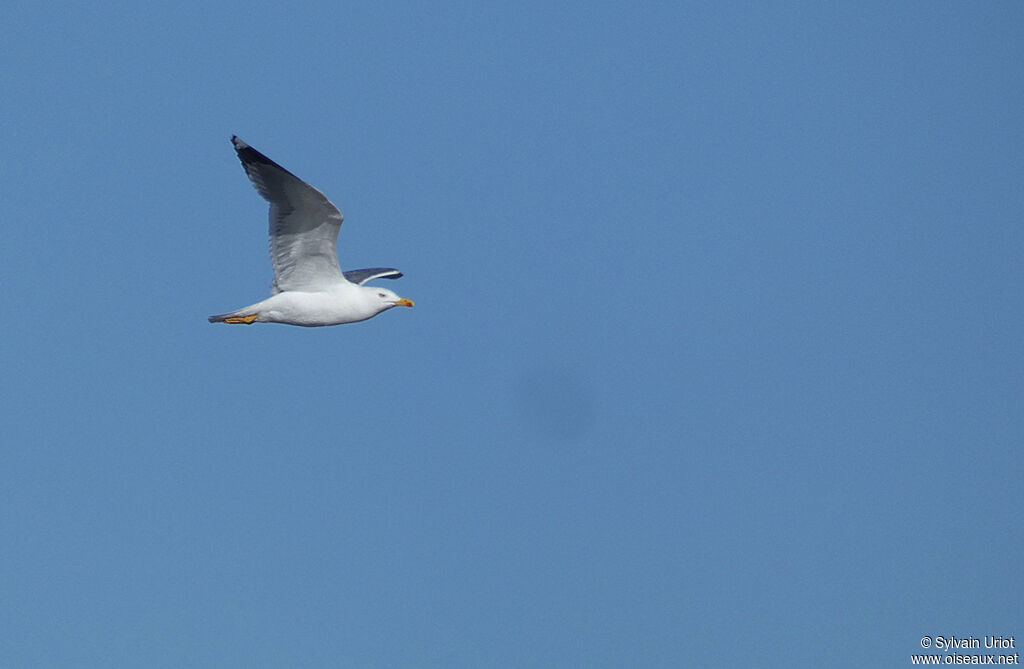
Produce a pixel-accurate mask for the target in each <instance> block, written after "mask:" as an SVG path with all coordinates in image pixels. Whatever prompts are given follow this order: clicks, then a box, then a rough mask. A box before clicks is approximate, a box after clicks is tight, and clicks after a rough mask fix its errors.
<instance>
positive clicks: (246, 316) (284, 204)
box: [209, 136, 413, 327]
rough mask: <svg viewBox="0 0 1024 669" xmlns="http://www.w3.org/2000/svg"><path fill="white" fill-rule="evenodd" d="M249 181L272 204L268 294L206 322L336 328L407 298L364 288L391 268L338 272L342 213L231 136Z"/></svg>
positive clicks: (393, 272) (394, 274) (405, 303)
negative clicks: (270, 274)
mask: <svg viewBox="0 0 1024 669" xmlns="http://www.w3.org/2000/svg"><path fill="white" fill-rule="evenodd" d="M231 143H232V144H234V145H235V151H236V152H237V153H238V159H239V160H241V161H242V167H244V168H245V173H246V174H248V175H249V180H250V181H252V184H253V186H255V187H256V190H257V191H259V194H260V195H262V196H263V197H264V198H265V199H266V200H267V201H268V202H269V203H270V260H271V262H272V263H273V265H274V283H273V286H272V289H273V291H272V292H273V294H272V295H271V296H270V297H268V298H267V299H265V300H263V301H262V302H257V303H256V304H253V305H250V306H248V307H243V308H241V309H238V310H237V311H232V312H230V313H226V314H218V315H216V316H210V318H209V320H210V322H211V323H244V324H246V325H250V324H252V323H285V324H288V325H302V326H304V327H319V326H323V325H341V324H342V323H356V322H359V321H365V320H366V319H368V318H373V317H374V316H376V315H377V314H379V313H380V312H382V311H387V310H388V309H390V308H392V307H411V306H412V305H413V302H412V300H410V299H407V298H404V297H399V296H398V295H396V294H395V293H393V292H391V291H390V290H388V289H387V288H378V287H377V286H367V285H366V282H367V281H371V280H373V279H397V278H399V277H401V276H402V273H401V272H399V271H398V270H397V269H392V268H390V267H374V268H371V269H357V270H351V271H348V272H342V271H341V265H339V264H338V250H337V247H338V231H339V230H340V229H341V222H342V221H343V220H344V217H343V216H342V215H341V212H340V211H338V208H337V207H335V206H334V204H333V203H332V202H331V201H330V200H328V199H327V198H326V197H325V196H324V194H323V193H321V192H320V191H319V190H317V189H316V188H313V187H312V186H310V185H309V184H308V183H306V182H305V181H303V180H302V179H300V178H298V177H297V176H295V175H294V174H292V173H291V172H289V171H288V170H286V169H285V168H283V167H281V166H280V165H278V164H277V163H275V162H274V161H273V160H271V159H270V158H267V157H266V156H265V155H263V154H262V153H260V152H259V151H257V150H256V149H254V148H252V147H251V146H249V145H248V144H246V143H245V142H243V141H242V140H240V139H239V138H238V137H235V136H232V137H231Z"/></svg>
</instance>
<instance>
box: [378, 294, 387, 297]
mask: <svg viewBox="0 0 1024 669" xmlns="http://www.w3.org/2000/svg"><path fill="white" fill-rule="evenodd" d="M377 297H387V295H385V294H384V293H377Z"/></svg>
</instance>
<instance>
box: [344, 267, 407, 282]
mask: <svg viewBox="0 0 1024 669" xmlns="http://www.w3.org/2000/svg"><path fill="white" fill-rule="evenodd" d="M345 278H346V279H348V280H349V281H351V282H352V283H358V284H359V285H360V286H361V285H363V284H364V283H366V282H367V281H373V280H374V279H400V278H402V273H401V272H399V271H398V270H397V269H394V268H392V267H372V268H370V269H352V270H348V271H347V272H345Z"/></svg>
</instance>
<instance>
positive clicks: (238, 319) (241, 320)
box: [224, 314, 259, 325]
mask: <svg viewBox="0 0 1024 669" xmlns="http://www.w3.org/2000/svg"><path fill="white" fill-rule="evenodd" d="M257 318H259V314H253V315H252V316H235V317H234V318H225V319H224V322H225V323H245V324H246V325H252V324H253V323H254V322H255V321H256V319H257Z"/></svg>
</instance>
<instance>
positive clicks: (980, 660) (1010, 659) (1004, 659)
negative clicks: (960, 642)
mask: <svg viewBox="0 0 1024 669" xmlns="http://www.w3.org/2000/svg"><path fill="white" fill-rule="evenodd" d="M910 663H911V664H1020V654H1019V653H1014V654H1013V655H966V654H961V653H947V654H945V655H911V656H910Z"/></svg>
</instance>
